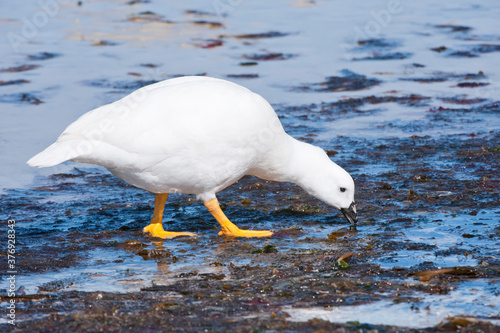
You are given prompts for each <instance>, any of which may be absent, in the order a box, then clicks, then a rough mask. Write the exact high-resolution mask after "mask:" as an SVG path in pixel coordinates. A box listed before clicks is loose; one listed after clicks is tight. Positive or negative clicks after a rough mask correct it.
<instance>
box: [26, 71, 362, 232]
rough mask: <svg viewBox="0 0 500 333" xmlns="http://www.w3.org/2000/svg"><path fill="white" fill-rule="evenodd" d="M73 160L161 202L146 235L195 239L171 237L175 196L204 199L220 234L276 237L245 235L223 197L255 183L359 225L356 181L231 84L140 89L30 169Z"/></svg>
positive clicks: (199, 82) (90, 119) (207, 81)
mask: <svg viewBox="0 0 500 333" xmlns="http://www.w3.org/2000/svg"><path fill="white" fill-rule="evenodd" d="M64 161H75V162H83V163H93V164H98V165H101V166H104V167H106V168H107V169H108V170H109V171H110V172H111V173H112V174H113V175H115V176H116V177H118V178H121V179H123V180H124V181H126V182H127V183H129V184H132V185H134V186H137V187H139V188H142V189H144V190H147V191H150V192H153V193H155V194H156V196H155V208H154V212H153V218H152V220H151V223H150V224H149V225H148V226H147V227H145V228H144V232H149V234H150V235H151V236H154V237H160V238H173V237H176V236H182V235H189V236H193V234H191V233H185V232H172V231H165V230H164V229H163V224H162V217H163V209H164V205H165V201H166V200H167V198H168V194H169V193H185V194H194V195H196V198H197V199H201V200H203V202H204V203H205V206H206V207H207V209H208V211H209V212H210V213H211V214H212V215H213V216H214V217H215V219H216V220H217V221H218V222H219V224H220V225H221V228H222V231H221V232H220V233H219V234H220V235H227V236H234V237H266V236H271V235H272V232H271V231H255V230H241V229H239V228H238V227H237V226H235V225H234V224H233V223H231V221H229V219H228V218H227V217H226V216H225V215H224V213H223V212H222V210H221V209H220V207H219V203H218V201H217V198H216V193H217V192H218V191H221V190H223V189H224V188H226V187H228V186H229V185H231V184H233V183H234V182H236V181H238V180H239V179H240V178H241V177H243V176H245V175H254V176H257V177H260V178H263V179H267V180H272V181H279V182H292V183H295V184H297V185H299V186H300V187H302V188H303V189H304V190H305V191H307V192H308V193H309V194H311V195H313V196H315V197H316V198H318V199H320V200H322V201H324V202H326V203H328V204H330V205H331V206H333V207H336V208H337V209H340V210H341V211H342V213H343V214H344V216H345V217H346V219H347V220H348V221H349V222H351V223H355V222H356V221H357V215H356V206H355V204H354V181H353V179H352V177H351V176H350V175H349V174H348V173H347V172H346V171H345V170H344V169H342V168H341V167H339V166H338V165H337V164H335V163H334V162H332V161H331V160H330V159H329V158H328V156H327V155H326V153H325V152H324V151H323V150H322V149H321V148H318V147H315V146H313V145H310V144H307V143H303V142H300V141H297V140H296V139H294V138H292V137H291V136H289V135H288V134H286V133H285V131H284V130H283V127H282V125H281V123H280V122H279V119H278V117H277V115H276V113H275V112H274V110H273V108H272V107H271V105H270V104H269V103H268V102H267V101H266V100H265V99H264V98H262V97H261V96H259V95H257V94H255V93H253V92H251V91H250V90H248V89H246V88H244V87H242V86H240V85H237V84H235V83H232V82H229V81H225V80H220V79H215V78H209V77H197V76H196V77H195V76H191V77H181V78H175V79H170V80H165V81H162V82H158V83H156V84H152V85H149V86H146V87H143V88H141V89H138V90H137V91H135V92H133V93H132V94H130V95H128V96H126V97H124V98H122V99H120V100H119V101H116V102H114V103H111V104H108V105H104V106H101V107H99V108H97V109H95V110H92V111H90V112H88V113H86V114H84V115H83V116H81V117H80V118H79V119H78V120H76V121H75V122H74V123H72V124H71V125H69V126H68V128H66V130H65V131H64V132H63V133H62V134H61V135H60V136H59V138H58V139H57V141H56V142H55V143H54V144H52V145H51V146H49V147H48V148H47V149H45V150H44V151H42V152H41V153H39V154H38V155H36V156H34V157H33V158H31V159H30V160H29V161H28V164H29V165H31V166H36V167H49V166H53V165H56V164H59V163H61V162H64Z"/></svg>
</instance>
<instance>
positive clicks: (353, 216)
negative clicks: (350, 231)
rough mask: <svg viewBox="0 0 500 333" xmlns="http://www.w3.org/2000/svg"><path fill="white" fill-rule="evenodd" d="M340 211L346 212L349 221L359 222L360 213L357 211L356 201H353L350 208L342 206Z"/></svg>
mask: <svg viewBox="0 0 500 333" xmlns="http://www.w3.org/2000/svg"><path fill="white" fill-rule="evenodd" d="M340 211H341V212H342V214H344V216H345V218H346V220H347V221H348V222H349V223H356V222H358V214H357V213H356V204H355V203H354V201H353V202H352V203H351V205H350V206H349V208H341V209H340Z"/></svg>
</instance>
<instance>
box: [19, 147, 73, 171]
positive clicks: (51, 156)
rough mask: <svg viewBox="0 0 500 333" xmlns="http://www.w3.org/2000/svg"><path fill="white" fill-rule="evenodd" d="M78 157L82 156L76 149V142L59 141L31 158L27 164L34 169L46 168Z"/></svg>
mask: <svg viewBox="0 0 500 333" xmlns="http://www.w3.org/2000/svg"><path fill="white" fill-rule="evenodd" d="M78 156H80V154H79V153H78V152H77V149H75V141H72V140H71V141H57V142H55V143H53V144H52V145H50V146H49V147H47V148H46V149H45V150H44V151H42V152H40V153H38V154H37V155H35V156H33V157H32V158H30V159H29V161H28V162H27V164H28V165H30V166H32V167H37V168H45V167H51V166H54V165H57V164H59V163H62V162H65V161H69V160H71V159H73V158H76V157H78Z"/></svg>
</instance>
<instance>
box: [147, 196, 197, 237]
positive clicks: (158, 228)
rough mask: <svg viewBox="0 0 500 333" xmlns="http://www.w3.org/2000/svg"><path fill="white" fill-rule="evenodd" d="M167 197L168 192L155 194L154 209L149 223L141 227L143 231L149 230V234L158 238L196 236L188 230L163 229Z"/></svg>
mask: <svg viewBox="0 0 500 333" xmlns="http://www.w3.org/2000/svg"><path fill="white" fill-rule="evenodd" d="M167 199H168V193H159V194H156V195H155V210H154V212H153V218H152V219H151V223H150V224H149V225H148V226H147V227H145V228H144V229H143V231H144V232H149V235H150V236H153V237H159V238H174V237H177V236H196V235H195V234H192V233H190V232H173V231H165V230H163V224H162V220H163V209H164V208H165V202H166V201H167Z"/></svg>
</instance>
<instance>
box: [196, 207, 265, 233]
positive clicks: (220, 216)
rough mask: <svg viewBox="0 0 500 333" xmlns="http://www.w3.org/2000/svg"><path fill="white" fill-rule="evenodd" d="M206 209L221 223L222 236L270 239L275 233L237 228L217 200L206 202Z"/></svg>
mask: <svg viewBox="0 0 500 333" xmlns="http://www.w3.org/2000/svg"><path fill="white" fill-rule="evenodd" d="M204 203H205V207H207V209H208V211H209V212H210V213H211V214H212V215H213V216H214V217H215V219H216V220H217V222H219V224H220V226H221V228H222V230H221V232H219V235H221V236H231V237H269V236H271V235H272V234H273V233H272V232H271V231H267V230H241V229H240V228H238V227H237V226H235V225H234V224H233V223H232V222H231V221H229V219H228V218H227V217H226V215H224V213H223V212H222V210H221V209H220V206H219V201H218V200H217V198H215V199H212V200H210V201H205V202H204Z"/></svg>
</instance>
